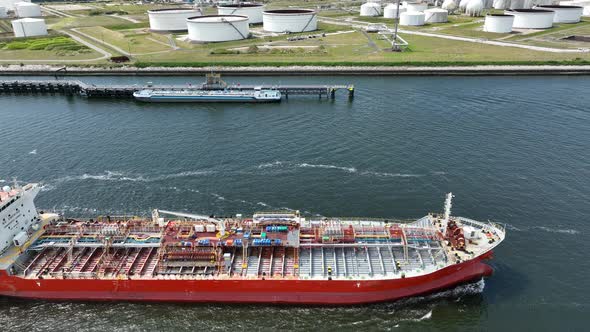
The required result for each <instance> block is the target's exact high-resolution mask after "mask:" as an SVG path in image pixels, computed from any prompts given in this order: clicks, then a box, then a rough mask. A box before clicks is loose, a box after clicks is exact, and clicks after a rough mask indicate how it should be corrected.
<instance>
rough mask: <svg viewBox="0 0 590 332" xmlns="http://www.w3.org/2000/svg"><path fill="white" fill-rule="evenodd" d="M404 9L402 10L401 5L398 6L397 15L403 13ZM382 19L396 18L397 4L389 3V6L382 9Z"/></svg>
mask: <svg viewBox="0 0 590 332" xmlns="http://www.w3.org/2000/svg"><path fill="white" fill-rule="evenodd" d="M405 11H406V9H405V8H403V7H402V6H401V5H400V6H399V13H400V14H401V13H403V12H405ZM383 17H384V18H397V4H395V3H390V4H389V5H387V6H385V8H383Z"/></svg>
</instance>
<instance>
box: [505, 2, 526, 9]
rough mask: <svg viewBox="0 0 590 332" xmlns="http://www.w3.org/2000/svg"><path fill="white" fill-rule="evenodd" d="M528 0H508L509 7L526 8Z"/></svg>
mask: <svg viewBox="0 0 590 332" xmlns="http://www.w3.org/2000/svg"><path fill="white" fill-rule="evenodd" d="M529 2H530V1H529V0H510V6H508V8H509V9H528V8H530V7H529Z"/></svg>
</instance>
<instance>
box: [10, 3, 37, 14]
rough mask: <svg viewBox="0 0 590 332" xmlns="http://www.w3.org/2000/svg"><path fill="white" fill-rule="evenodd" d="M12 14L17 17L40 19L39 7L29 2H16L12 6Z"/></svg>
mask: <svg viewBox="0 0 590 332" xmlns="http://www.w3.org/2000/svg"><path fill="white" fill-rule="evenodd" d="M14 13H15V14H16V16H17V17H23V18H24V17H40V16H41V6H39V5H37V4H34V3H30V2H17V3H15V4H14Z"/></svg>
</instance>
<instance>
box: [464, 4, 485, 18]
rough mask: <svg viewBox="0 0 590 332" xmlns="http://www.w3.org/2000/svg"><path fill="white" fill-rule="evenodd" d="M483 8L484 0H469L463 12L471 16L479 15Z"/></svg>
mask: <svg viewBox="0 0 590 332" xmlns="http://www.w3.org/2000/svg"><path fill="white" fill-rule="evenodd" d="M483 10H484V1H483V0H469V2H468V3H467V7H465V14H467V15H469V16H471V17H479V16H481V14H482V12H483Z"/></svg>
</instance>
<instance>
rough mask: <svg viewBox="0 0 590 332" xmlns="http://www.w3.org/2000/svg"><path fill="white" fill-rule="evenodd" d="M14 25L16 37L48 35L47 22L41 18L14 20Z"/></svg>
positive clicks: (13, 29)
mask: <svg viewBox="0 0 590 332" xmlns="http://www.w3.org/2000/svg"><path fill="white" fill-rule="evenodd" d="M11 23H12V31H14V36H15V37H34V36H45V35H47V25H46V24H45V20H44V19H41V18H30V17H27V18H21V19H18V20H14V21H12V22H11Z"/></svg>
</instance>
